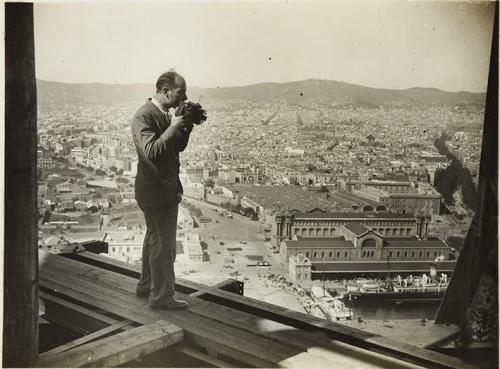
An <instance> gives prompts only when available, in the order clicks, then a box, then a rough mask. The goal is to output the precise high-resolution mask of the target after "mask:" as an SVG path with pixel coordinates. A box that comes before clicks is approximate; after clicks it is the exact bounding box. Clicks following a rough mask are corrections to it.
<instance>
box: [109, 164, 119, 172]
mask: <svg viewBox="0 0 500 369" xmlns="http://www.w3.org/2000/svg"><path fill="white" fill-rule="evenodd" d="M109 170H110V171H112V172H116V171H117V170H118V168H116V167H115V166H114V165H112V166H110V167H109Z"/></svg>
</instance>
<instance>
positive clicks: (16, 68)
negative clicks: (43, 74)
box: [0, 3, 38, 367]
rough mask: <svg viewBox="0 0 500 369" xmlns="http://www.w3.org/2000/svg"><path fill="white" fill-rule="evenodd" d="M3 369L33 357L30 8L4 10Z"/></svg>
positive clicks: (34, 197)
mask: <svg viewBox="0 0 500 369" xmlns="http://www.w3.org/2000/svg"><path fill="white" fill-rule="evenodd" d="M4 6H5V157H4V158H5V192H4V201H5V208H4V209H2V210H4V211H5V214H3V215H4V216H2V214H0V216H1V217H2V218H3V219H4V230H5V238H4V240H3V241H4V243H3V244H4V245H5V246H4V247H5V249H4V264H3V265H4V278H5V280H4V286H3V287H4V315H3V327H4V329H3V363H2V364H3V366H4V367H5V366H8V367H32V366H34V365H35V363H36V360H37V356H38V280H37V276H38V266H37V265H38V263H37V257H38V254H37V253H38V247H37V243H38V234H37V233H38V232H37V170H36V145H37V136H36V135H37V127H36V119H37V110H36V80H35V52H34V35H33V4H29V3H6V4H5V5H4Z"/></svg>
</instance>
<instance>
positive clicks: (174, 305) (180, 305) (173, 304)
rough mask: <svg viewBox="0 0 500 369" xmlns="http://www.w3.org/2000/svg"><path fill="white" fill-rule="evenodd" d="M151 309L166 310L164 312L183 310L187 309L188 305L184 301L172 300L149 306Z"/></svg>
mask: <svg viewBox="0 0 500 369" xmlns="http://www.w3.org/2000/svg"><path fill="white" fill-rule="evenodd" d="M149 307H150V308H151V309H166V310H183V309H187V308H188V307H189V304H188V303H187V302H186V301H182V300H176V299H174V298H172V299H169V300H168V301H166V302H165V303H164V304H162V305H151V304H149Z"/></svg>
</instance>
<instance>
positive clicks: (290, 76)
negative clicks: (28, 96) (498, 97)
mask: <svg viewBox="0 0 500 369" xmlns="http://www.w3.org/2000/svg"><path fill="white" fill-rule="evenodd" d="M493 13H494V4H493V3H491V2H489V3H482V2H479V3H475V4H472V3H461V2H457V1H452V2H444V3H441V2H435V1H431V2H395V1H389V2H382V1H370V2H339V1H335V2H333V1H323V2H310V1H308V2H298V1H289V2H287V1H280V2H265V3H264V2H235V1H232V2H208V1H204V2H183V3H175V2H170V3H142V4H139V3H136V4H134V3H127V4H118V3H114V4H113V3H108V4H77V3H51V4H49V3H46V4H42V3H39V4H35V48H36V49H35V50H36V72H37V78H40V79H45V80H51V81H62V82H103V83H135V82H148V83H153V82H154V81H155V80H156V78H157V77H158V75H159V74H161V73H162V72H164V71H166V70H167V69H169V68H171V67H175V68H176V69H177V71H179V72H180V73H181V74H183V75H184V76H185V77H186V79H187V81H188V84H189V85H194V86H201V87H215V86H237V85H248V84H253V83H258V82H287V81H295V80H303V79H307V78H321V79H331V80H340V81H345V82H350V83H355V84H361V85H365V86H371V87H380V88H409V87H415V86H420V87H436V88H440V89H444V90H448V91H458V90H467V91H474V92H477V91H485V90H486V81H487V73H488V66H489V55H490V48H491V36H492V27H493V26H492V24H493Z"/></svg>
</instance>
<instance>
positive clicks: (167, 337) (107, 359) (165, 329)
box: [38, 320, 183, 368]
mask: <svg viewBox="0 0 500 369" xmlns="http://www.w3.org/2000/svg"><path fill="white" fill-rule="evenodd" d="M182 339H183V332H182V329H181V328H179V327H178V326H176V325H174V324H171V323H169V322H166V321H163V320H160V321H156V322H154V323H152V324H148V325H145V326H141V327H138V328H134V329H131V330H128V331H126V332H122V333H118V334H116V335H113V336H111V337H107V338H103V339H101V340H98V341H95V342H91V343H88V344H86V345H83V346H79V347H76V348H74V349H72V350H69V351H64V352H59V353H56V354H54V355H48V356H45V357H44V358H43V359H42V358H41V360H40V361H39V363H38V366H39V367H44V368H54V367H56V368H61V367H77V368H80V367H84V366H85V367H94V368H97V367H115V366H118V365H121V364H124V363H127V362H129V361H132V360H135V359H137V358H139V357H141V356H144V355H147V354H149V353H152V352H154V351H157V350H160V349H162V348H165V347H168V346H171V345H173V344H175V343H177V342H180V341H182Z"/></svg>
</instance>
